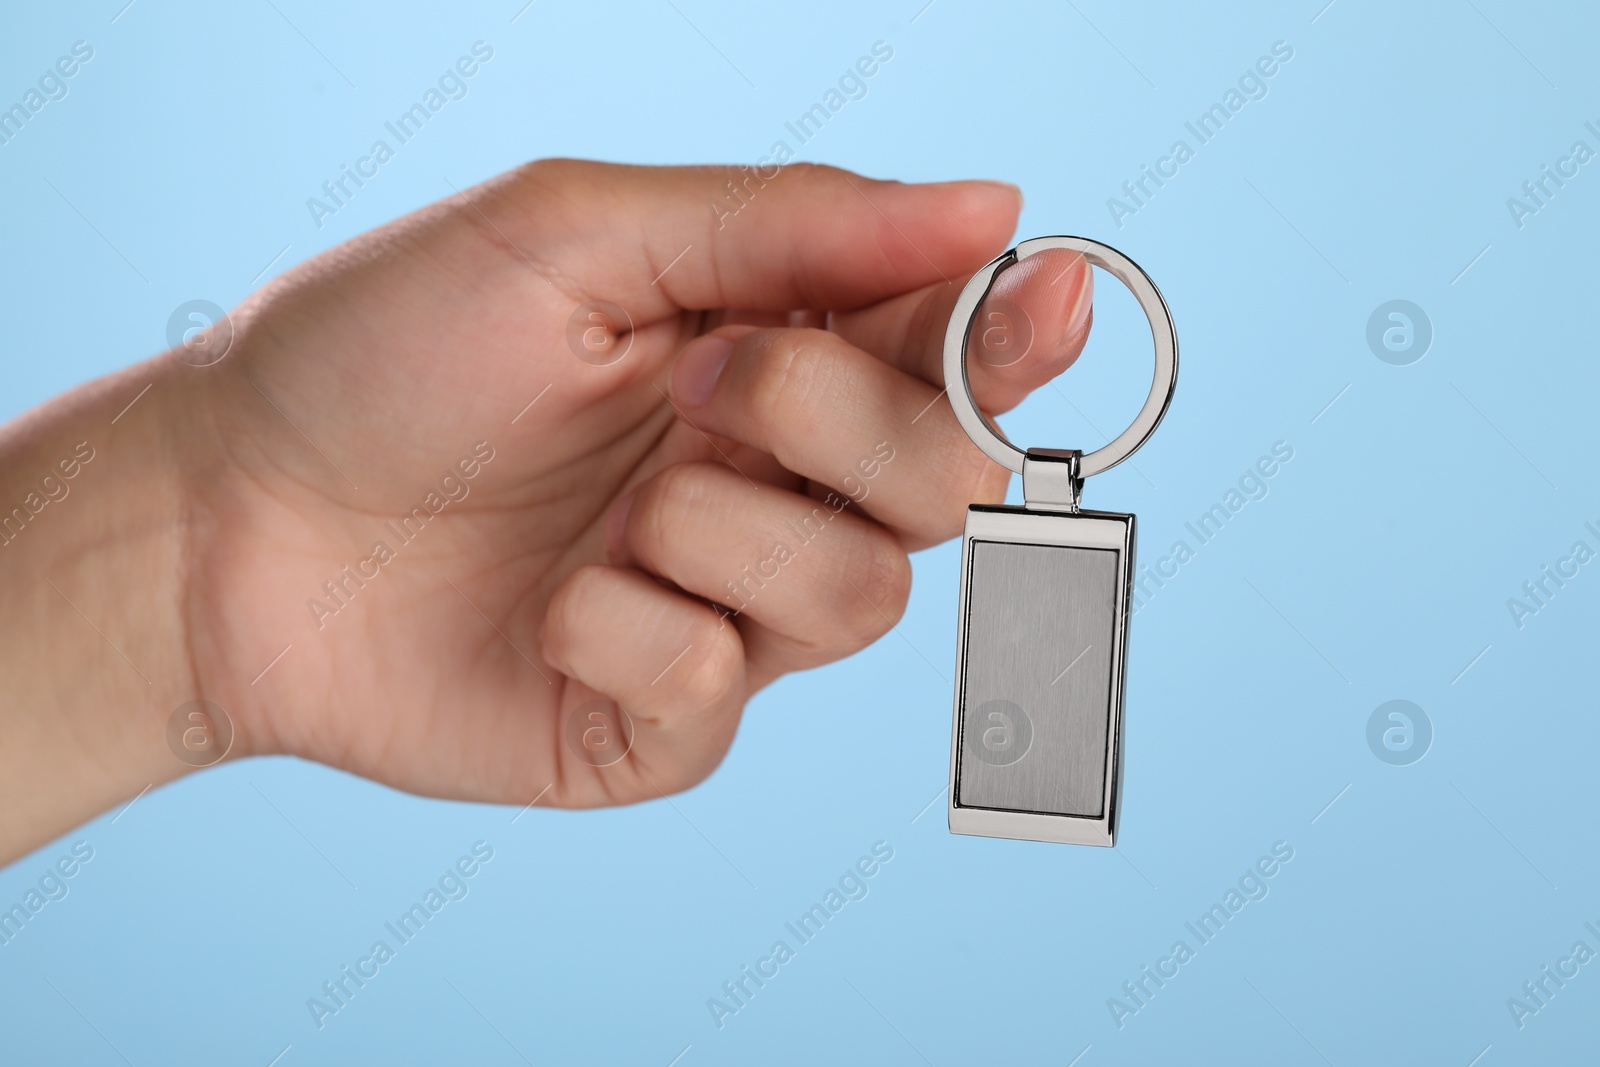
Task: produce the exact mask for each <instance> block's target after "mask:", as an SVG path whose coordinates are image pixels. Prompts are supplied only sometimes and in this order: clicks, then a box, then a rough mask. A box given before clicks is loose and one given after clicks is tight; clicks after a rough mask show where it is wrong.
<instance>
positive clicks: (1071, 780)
mask: <svg viewBox="0 0 1600 1067" xmlns="http://www.w3.org/2000/svg"><path fill="white" fill-rule="evenodd" d="M1133 554H1134V517H1133V516H1132V515H1124V514H1119V513H1115V512H1102V511H1077V512H1074V513H1071V514H1066V513H1059V512H1049V511H1036V510H1029V509H1028V508H1021V507H1004V506H999V507H996V506H985V505H976V504H975V505H973V506H972V507H970V508H969V509H968V510H967V527H966V533H965V535H964V536H963V537H962V540H961V602H960V603H961V608H960V616H959V619H958V622H957V627H956V641H957V645H956V648H957V652H956V678H955V723H954V728H953V730H952V739H951V746H950V794H949V813H950V829H951V831H952V832H953V833H958V834H981V835H984V836H988V837H1008V838H1017V839H1021V840H1027V841H1053V842H1060V843H1063V844H1076V845H1104V846H1107V847H1109V846H1111V845H1114V844H1115V843H1116V829H1117V801H1118V797H1119V794H1120V790H1121V784H1122V701H1123V684H1124V679H1125V677H1126V661H1127V634H1128V609H1129V600H1130V594H1131V583H1132V578H1133V568H1134V560H1133Z"/></svg>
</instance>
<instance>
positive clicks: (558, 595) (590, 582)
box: [543, 563, 611, 661]
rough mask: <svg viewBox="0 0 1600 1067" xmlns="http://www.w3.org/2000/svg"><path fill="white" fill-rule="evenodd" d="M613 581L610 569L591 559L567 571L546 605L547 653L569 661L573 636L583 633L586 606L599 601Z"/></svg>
mask: <svg viewBox="0 0 1600 1067" xmlns="http://www.w3.org/2000/svg"><path fill="white" fill-rule="evenodd" d="M610 581H611V575H610V573H609V569H608V568H606V567H604V566H602V565H600V564H598V563H591V564H586V565H585V566H582V567H579V568H578V569H577V570H575V571H573V572H572V573H571V574H569V575H567V577H566V580H564V581H563V582H562V583H561V584H560V585H559V586H557V587H556V591H555V592H554V593H553V594H552V595H551V597H550V603H549V604H548V605H546V607H545V628H544V649H543V652H544V654H545V655H546V656H547V657H550V658H552V659H558V660H562V661H565V659H566V654H567V651H568V649H569V648H570V646H571V644H572V642H573V639H574V638H575V637H577V636H578V635H579V633H581V627H582V623H583V607H584V605H585V604H589V603H593V602H595V601H596V600H597V599H598V598H599V596H600V594H601V592H602V590H603V588H604V587H605V586H606V585H608V584H609V583H610Z"/></svg>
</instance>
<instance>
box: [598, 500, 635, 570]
mask: <svg viewBox="0 0 1600 1067" xmlns="http://www.w3.org/2000/svg"><path fill="white" fill-rule="evenodd" d="M637 493H638V490H632V491H630V492H629V493H628V495H627V496H625V497H623V498H622V499H621V500H619V501H617V503H616V504H615V505H614V506H613V507H612V508H611V514H609V515H607V516H606V528H605V543H606V556H607V557H608V558H609V559H610V560H611V561H612V562H613V563H615V562H616V561H618V560H620V559H622V558H623V555H624V554H625V546H624V544H623V536H624V535H625V534H626V533H627V531H628V512H630V511H632V510H633V498H634V496H635V495H637Z"/></svg>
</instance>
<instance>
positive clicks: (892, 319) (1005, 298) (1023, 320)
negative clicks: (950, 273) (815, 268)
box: [829, 248, 1094, 413]
mask: <svg viewBox="0 0 1600 1067" xmlns="http://www.w3.org/2000/svg"><path fill="white" fill-rule="evenodd" d="M961 283H962V285H964V284H965V283H966V277H963V278H962V279H961ZM960 295H961V285H944V284H942V283H941V284H936V285H930V286H926V287H924V288H923V289H920V290H918V291H917V292H914V293H906V294H903V295H901V296H895V297H891V298H890V299H888V300H885V301H882V302H881V303H878V304H875V305H873V306H871V307H867V308H861V309H859V310H856V311H846V312H838V313H835V314H834V315H833V316H832V317H831V319H830V322H829V327H830V329H832V330H833V331H834V332H835V333H837V334H839V335H840V336H841V337H843V338H844V339H845V340H847V341H849V342H850V343H851V344H853V345H855V346H856V347H857V348H863V349H865V350H867V351H868V352H871V353H873V354H874V355H876V356H878V357H879V358H880V359H883V360H885V361H886V362H888V363H889V364H891V365H893V366H896V367H899V368H900V369H901V370H904V371H906V372H907V373H909V374H914V375H916V376H917V377H919V378H921V379H923V380H924V381H926V382H929V383H931V384H933V385H946V384H948V383H946V382H945V380H944V338H945V329H946V327H947V326H948V325H949V322H950V314H951V312H952V310H953V309H954V308H955V304H956V300H957V298H958V297H959V296H960ZM1093 320H1094V270H1093V268H1091V267H1090V266H1089V264H1088V262H1087V261H1086V260H1085V259H1084V258H1083V255H1082V254H1081V253H1078V252H1069V251H1067V250H1065V249H1059V248H1050V249H1045V250H1044V251H1041V252H1036V253H1034V254H1033V255H1031V256H1029V257H1028V258H1027V259H1024V260H1022V261H1021V262H1019V263H1017V264H1016V265H1014V266H1011V267H1007V268H1006V269H1005V270H1003V271H1001V272H1000V273H999V274H998V275H997V276H996V277H995V281H994V285H993V287H992V288H991V289H990V290H989V295H988V296H987V297H985V298H984V301H983V303H982V304H981V305H979V307H978V314H977V317H976V319H975V321H974V324H973V329H972V336H971V337H970V338H969V340H968V344H967V378H968V381H969V383H970V384H971V386H972V395H973V398H974V399H975V400H976V401H977V404H978V406H979V407H980V408H982V409H983V410H984V411H987V412H990V413H999V412H1003V411H1009V410H1010V409H1012V408H1014V407H1016V406H1017V405H1018V404H1020V403H1021V402H1022V401H1023V399H1024V398H1025V397H1027V395H1028V394H1029V393H1031V392H1032V391H1033V390H1035V389H1037V388H1039V387H1040V386H1042V385H1044V384H1045V383H1046V382H1048V381H1050V379H1052V378H1054V377H1055V376H1056V375H1058V374H1060V373H1061V372H1062V371H1064V370H1066V369H1067V368H1068V367H1070V366H1072V364H1073V363H1074V362H1075V361H1076V360H1077V358H1078V356H1079V355H1080V354H1081V353H1082V352H1083V346H1084V343H1085V342H1086V341H1087V340H1088V338H1089V328H1090V325H1091V324H1092V322H1093Z"/></svg>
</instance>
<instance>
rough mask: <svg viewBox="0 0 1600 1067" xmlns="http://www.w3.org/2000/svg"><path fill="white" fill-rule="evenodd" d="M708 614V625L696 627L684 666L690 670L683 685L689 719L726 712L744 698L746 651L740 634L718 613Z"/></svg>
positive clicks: (680, 687)
mask: <svg viewBox="0 0 1600 1067" xmlns="http://www.w3.org/2000/svg"><path fill="white" fill-rule="evenodd" d="M704 614H705V621H704V622H702V623H700V624H699V625H697V626H696V627H695V629H694V631H693V632H692V634H691V636H690V638H689V643H690V645H691V647H692V651H691V652H690V653H689V654H688V655H686V656H685V657H684V658H683V664H682V666H684V667H686V668H687V670H685V671H684V674H683V678H682V680H681V681H680V682H679V693H680V697H681V699H682V701H683V704H684V708H685V713H686V714H689V715H717V714H719V713H723V712H726V711H727V710H728V709H729V707H730V706H731V705H735V704H737V703H738V702H739V698H740V697H741V696H742V695H743V692H742V689H743V684H744V649H743V647H742V646H741V645H740V643H739V641H738V639H737V632H736V631H735V630H734V628H733V627H732V626H730V625H727V624H726V623H724V622H723V621H722V620H721V619H719V618H718V617H717V615H716V613H715V612H710V611H708V612H705V613H704Z"/></svg>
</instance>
